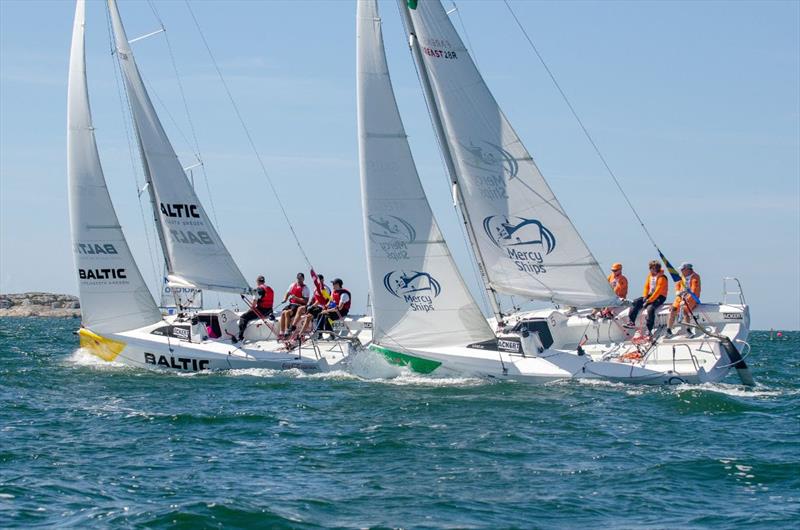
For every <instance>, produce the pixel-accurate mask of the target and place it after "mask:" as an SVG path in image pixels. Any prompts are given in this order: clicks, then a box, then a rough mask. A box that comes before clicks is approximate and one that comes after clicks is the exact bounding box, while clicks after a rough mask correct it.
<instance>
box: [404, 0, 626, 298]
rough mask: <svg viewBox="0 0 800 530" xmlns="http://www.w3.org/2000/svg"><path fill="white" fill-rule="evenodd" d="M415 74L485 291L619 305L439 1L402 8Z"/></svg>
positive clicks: (432, 0) (420, 2)
mask: <svg viewBox="0 0 800 530" xmlns="http://www.w3.org/2000/svg"><path fill="white" fill-rule="evenodd" d="M398 2H399V4H400V9H401V10H407V11H406V13H404V15H406V14H407V15H408V16H405V17H404V20H406V21H407V22H410V25H411V27H409V28H407V29H408V30H409V33H410V34H412V35H415V36H416V39H414V38H413V37H412V39H411V40H412V45H416V46H419V47H420V54H419V57H421V59H422V61H421V62H422V64H421V65H418V66H419V68H420V69H421V72H420V75H421V77H422V76H425V77H426V78H427V81H428V82H429V83H430V86H431V91H432V93H433V102H432V103H433V105H432V107H435V108H431V109H430V110H431V113H432V114H434V115H435V117H438V119H440V120H441V122H442V124H443V129H444V135H445V138H440V141H441V143H442V148H443V149H447V150H448V151H449V154H450V155H451V156H452V159H453V165H454V166H455V167H454V170H455V175H451V177H452V178H453V179H454V183H455V184H456V187H457V191H458V192H460V196H461V200H462V207H463V208H465V209H466V212H467V213H468V216H467V218H468V220H469V223H470V224H471V227H470V229H471V230H472V233H473V234H474V244H475V245H477V248H475V249H474V250H475V253H476V255H477V257H478V259H479V262H480V265H481V266H482V268H483V270H484V272H485V281H487V282H488V287H490V288H491V289H493V290H496V291H498V292H500V293H505V294H514V295H521V296H525V297H527V298H531V299H534V300H548V301H552V302H554V303H561V304H568V305H575V306H584V307H586V306H602V305H609V304H613V303H616V302H617V298H616V297H615V296H614V293H613V292H612V290H611V288H610V286H609V285H608V282H607V281H606V279H605V277H604V275H603V272H602V270H601V268H600V266H599V265H598V263H597V261H596V260H595V258H594V256H593V255H592V253H591V251H590V250H589V249H588V247H587V246H586V243H584V241H583V239H582V238H581V236H580V234H579V233H578V231H577V230H576V229H575V226H574V225H573V224H572V221H571V220H570V219H569V217H568V216H567V214H566V213H565V212H564V209H563V208H562V207H561V204H559V202H558V199H556V197H555V195H554V194H553V191H552V190H551V189H550V186H548V184H547V182H546V181H545V180H544V178H543V177H542V175H541V173H540V172H539V169H538V168H537V167H536V164H535V163H534V161H533V159H532V158H531V155H530V154H529V153H528V151H527V150H526V149H525V146H524V145H522V142H521V140H520V138H519V137H518V136H517V134H516V132H514V129H513V128H512V127H511V124H510V123H509V122H508V120H507V119H506V117H505V115H504V114H503V112H502V110H501V109H500V107H499V106H498V104H497V101H495V99H494V96H493V95H492V93H491V92H490V91H489V89H488V87H487V86H486V83H485V82H484V80H483V78H482V77H481V75H480V73H479V72H478V69H477V68H476V66H475V64H474V62H473V61H472V58H471V57H470V55H469V53H468V52H467V49H466V48H465V46H464V44H463V42H462V41H461V38H460V37H459V35H458V33H457V32H456V30H455V28H454V27H453V24H452V23H451V21H450V19H449V17H448V15H447V13H446V12H445V10H444V8H443V7H442V5H441V3H440V2H439V1H438V0H421V1H419V2H418V3H416V2H415V4H414V6H413V7H408V6H407V5H406V2H405V0H398Z"/></svg>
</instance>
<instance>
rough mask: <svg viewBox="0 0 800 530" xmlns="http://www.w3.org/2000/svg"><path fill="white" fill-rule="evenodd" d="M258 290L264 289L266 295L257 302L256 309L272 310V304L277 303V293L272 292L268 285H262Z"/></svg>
mask: <svg viewBox="0 0 800 530" xmlns="http://www.w3.org/2000/svg"><path fill="white" fill-rule="evenodd" d="M256 289H262V290H263V291H264V294H262V295H261V297H260V298H259V299H258V301H257V302H256V307H257V308H258V309H272V304H273V303H274V301H275V292H274V291H273V290H272V287H270V286H269V285H267V284H261V285H259V286H258V287H257V288H256Z"/></svg>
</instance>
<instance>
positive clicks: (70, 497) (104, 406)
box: [0, 318, 800, 529]
mask: <svg viewBox="0 0 800 530" xmlns="http://www.w3.org/2000/svg"><path fill="white" fill-rule="evenodd" d="M77 326H78V321H77V320H59V319H8V318H7V319H0V374H1V375H0V377H1V378H2V379H0V381H1V383H0V527H2V528H7V527H26V528H28V527H36V526H41V527H77V526H80V527H92V528H103V527H115V528H118V527H122V528H126V527H148V528H192V529H193V528H205V527H214V528H217V527H219V528H253V527H263V528H364V527H379V528H383V527H385V528H396V527H402V528H577V527H587V526H589V525H592V526H596V527H598V528H600V527H614V528H643V527H644V528H726V529H727V528H771V529H772V528H797V524H798V521H799V520H800V377H799V376H800V332H789V333H784V336H783V337H781V338H780V339H778V338H775V340H770V336H769V333H765V332H754V333H753V334H752V335H751V341H752V344H753V353H752V355H751V356H750V357H749V359H748V361H749V362H750V364H751V366H752V368H753V373H754V375H755V377H756V380H757V381H758V386H757V387H756V388H755V389H752V390H751V389H745V388H743V387H741V386H739V385H737V382H738V381H737V379H736V375H735V374H731V375H730V376H729V378H728V379H727V380H726V382H725V383H723V384H717V385H708V386H676V387H668V388H667V387H664V388H662V387H657V388H649V387H637V386H625V385H616V384H587V383H581V382H574V381H573V382H564V383H556V384H549V385H544V386H532V385H525V384H519V383H508V382H504V383H501V382H491V381H486V380H481V379H471V378H443V377H435V376H418V375H414V374H411V373H408V372H404V371H402V370H399V369H397V368H394V367H391V366H389V365H387V364H386V363H384V362H383V361H382V360H381V359H379V358H377V357H375V356H373V355H372V354H364V355H363V356H361V357H359V358H358V359H356V361H355V362H354V365H353V367H352V368H351V370H349V371H348V372H337V373H331V374H324V375H313V376H309V375H304V374H302V373H299V372H286V373H279V372H273V371H268V370H243V371H232V372H228V373H216V374H195V375H183V374H179V375H176V374H159V373H153V372H148V371H143V370H138V369H131V368H125V367H121V366H116V365H113V364H111V365H109V364H107V363H104V362H102V361H99V360H95V359H94V358H93V357H91V356H90V355H88V354H85V353H84V352H82V351H80V350H78V349H77V338H76V337H75V336H74V335H73V330H75V329H76V328H77Z"/></svg>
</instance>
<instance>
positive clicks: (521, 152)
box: [358, 0, 749, 384]
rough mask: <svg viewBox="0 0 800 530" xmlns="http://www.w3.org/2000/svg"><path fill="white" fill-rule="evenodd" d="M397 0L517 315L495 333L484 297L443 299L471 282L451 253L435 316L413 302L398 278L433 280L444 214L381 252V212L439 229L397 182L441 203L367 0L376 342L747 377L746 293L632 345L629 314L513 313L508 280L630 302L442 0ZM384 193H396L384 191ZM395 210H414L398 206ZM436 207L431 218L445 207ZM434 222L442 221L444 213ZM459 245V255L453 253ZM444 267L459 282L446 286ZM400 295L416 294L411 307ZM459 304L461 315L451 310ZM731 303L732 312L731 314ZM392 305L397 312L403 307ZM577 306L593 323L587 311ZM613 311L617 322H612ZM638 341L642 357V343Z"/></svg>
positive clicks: (478, 364)
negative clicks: (699, 328)
mask: <svg viewBox="0 0 800 530" xmlns="http://www.w3.org/2000/svg"><path fill="white" fill-rule="evenodd" d="M398 3H399V5H400V11H401V13H402V18H403V21H404V24H405V26H406V29H407V33H408V36H409V45H410V47H411V51H412V55H413V56H414V60H415V63H416V65H417V69H418V73H419V77H420V81H421V83H422V88H423V91H424V93H425V97H426V101H427V103H428V107H429V110H430V114H431V118H432V122H433V126H434V129H435V131H436V133H437V137H438V139H439V143H440V147H441V151H442V154H443V157H444V160H445V164H446V166H447V169H448V172H449V175H450V178H451V182H452V187H453V198H454V200H455V202H456V204H458V205H459V207H460V208H459V209H460V212H461V214H462V217H463V222H464V226H465V229H466V232H467V234H468V239H469V242H470V244H471V246H472V249H473V251H474V254H475V257H476V261H477V263H478V267H479V270H480V271H481V276H482V278H483V281H484V285H485V288H486V291H487V294H488V295H489V300H490V302H491V303H492V309H493V312H494V314H495V317H494V319H492V321H493V323H501V322H502V323H503V325H505V324H508V323H509V322H510V323H511V324H512V326H511V327H510V328H509V327H506V328H505V329H504V331H503V332H500V330H498V332H499V333H498V335H496V336H495V333H494V332H492V328H488V331H489V333H491V334H489V333H487V328H486V327H485V326H476V325H475V324H473V321H472V319H471V318H465V317H464V315H472V314H473V312H474V311H475V310H477V306H476V304H475V302H474V300H472V299H471V298H470V299H469V302H468V303H465V304H463V305H461V306H458V308H459V310H454V308H448V307H447V306H446V304H445V303H444V300H442V302H440V305H438V306H437V305H436V303H435V302H439V300H440V299H442V293H444V292H445V291H448V292H451V291H452V290H453V287H452V286H450V285H449V283H453V282H451V281H450V280H451V279H452V278H458V280H459V282H460V283H459V285H460V288H461V289H462V290H464V292H465V293H466V289H465V288H464V287H463V280H461V278H460V276H459V275H458V273H457V271H456V270H455V267H454V266H453V265H452V260H449V263H450V267H451V269H452V272H451V274H450V275H449V276H448V275H445V274H444V273H442V275H441V276H438V277H435V278H436V279H437V284H436V285H438V287H435V288H434V287H431V288H429V289H428V291H429V292H430V293H432V294H433V295H435V296H433V297H432V298H431V301H432V302H434V303H430V304H428V305H430V306H431V307H430V308H429V309H427V313H426V314H425V315H424V316H416V315H414V313H418V312H419V309H417V308H416V307H415V306H414V304H413V301H414V300H415V299H414V298H413V296H412V297H411V298H409V297H408V296H407V295H405V294H403V293H401V292H398V291H397V289H396V288H395V285H404V284H409V285H411V286H412V287H413V290H414V292H417V291H419V290H420V289H422V288H421V287H420V286H419V285H416V284H414V283H413V281H414V280H415V279H418V278H420V277H419V276H418V274H421V273H427V274H428V275H429V276H431V275H430V271H429V270H427V269H426V268H425V267H431V265H430V260H429V259H427V258H425V256H427V255H428V253H430V254H431V255H434V254H436V253H437V251H436V250H435V249H436V248H437V246H438V248H440V249H441V248H443V249H444V251H446V246H444V243H443V242H441V243H439V240H441V234H439V232H438V228H436V230H435V232H431V234H430V235H431V236H432V237H426V238H425V239H420V238H419V237H418V238H417V239H413V238H411V239H409V238H408V237H406V240H407V241H406V243H405V244H406V247H403V248H402V250H403V252H385V256H384V255H383V254H382V252H383V251H385V250H386V249H385V248H384V247H385V245H382V244H380V243H376V242H375V241H374V237H375V233H374V232H373V227H372V224H374V219H379V220H381V222H382V223H384V224H385V223H389V224H388V225H387V226H395V228H396V229H397V230H396V232H397V233H401V234H403V233H404V231H403V230H404V229H405V232H410V233H416V234H417V235H418V236H419V235H420V234H425V235H428V232H420V230H419V229H418V228H417V225H416V223H417V222H419V221H420V219H419V218H417V219H415V221H412V220H410V219H411V214H407V213H406V212H405V210H402V211H401V209H400V208H399V207H398V205H397V204H398V203H397V201H394V202H392V199H393V198H395V197H402V195H398V190H400V189H415V190H418V191H419V194H418V195H421V196H422V197H423V198H422V199H418V202H419V201H421V202H420V204H422V203H423V202H424V205H425V208H423V207H422V206H420V205H417V206H416V207H414V208H413V213H414V214H416V215H417V216H420V215H423V216H424V217H425V219H427V217H428V213H425V212H429V211H430V207H429V206H428V205H427V200H425V199H424V194H423V193H422V189H421V187H420V186H419V180H418V177H417V176H416V171H415V170H414V168H413V162H412V161H411V159H410V153H406V151H407V144H406V143H405V137H404V134H402V125H401V124H400V123H399V115H398V116H396V117H395V115H396V114H397V111H396V105H395V104H394V99H393V94H392V93H391V91H392V89H391V84H390V82H389V77H388V69H387V67H386V61H385V55H384V52H383V43H382V39H381V34H380V25H379V21H378V16H377V6H376V4H375V2H373V1H362V2H359V15H358V31H359V36H358V46H359V51H358V68H359V70H358V72H359V73H358V82H359V142H360V144H359V145H360V148H361V159H360V161H361V181H362V193H363V195H364V215H365V236H366V239H367V247H368V255H369V271H370V280H371V287H372V293H373V300H374V301H373V317H374V330H373V333H374V334H375V337H374V345H373V348H374V349H379V351H382V352H383V353H384V354H386V355H387V356H388V357H389V358H390V359H394V360H399V361H405V362H408V363H409V364H410V365H411V366H412V367H414V368H422V369H424V370H430V369H433V368H436V367H438V366H439V365H442V366H443V367H445V368H451V369H455V370H459V371H467V372H470V373H476V374H482V375H489V376H497V377H512V378H516V379H523V380H531V381H546V380H551V379H557V378H566V377H588V378H603V379H609V380H616V381H628V382H645V383H656V384H661V383H674V382H701V381H716V380H719V379H721V378H722V377H724V376H725V374H727V372H728V369H729V368H730V366H732V365H734V364H736V365H737V369H740V371H741V372H742V373H743V374H744V375H743V380H744V379H748V377H749V372H747V373H745V372H744V371H745V370H746V365H745V364H744V361H743V360H742V359H741V356H740V355H739V352H738V350H737V349H736V348H735V346H734V345H733V343H732V342H731V340H736V339H739V340H742V341H743V340H744V339H745V338H746V334H747V330H748V327H749V313H748V310H747V307H746V305H744V304H742V305H741V306H740V307H734V306H719V307H717V310H718V313H719V315H720V317H721V318H720V319H719V321H720V322H713V324H720V323H722V325H721V326H719V329H710V330H707V332H706V333H704V334H703V335H702V336H701V337H698V338H697V339H688V338H674V339H659V340H657V341H654V342H652V343H650V344H648V345H646V346H643V345H641V344H636V345H633V344H632V343H631V342H630V340H629V339H630V334H629V333H628V332H626V331H625V330H624V328H622V326H619V330H621V331H620V332H619V333H616V329H614V330H612V329H610V327H611V326H613V325H614V324H612V323H610V322H609V323H607V324H606V323H602V322H597V321H592V320H589V319H588V318H586V316H587V315H588V312H589V310H585V311H583V312H581V313H577V312H576V311H574V310H573V311H570V312H567V311H561V310H557V309H553V310H549V311H544V312H541V313H536V314H517V315H511V318H509V315H506V314H504V313H503V311H502V310H501V308H500V303H499V301H498V297H497V294H498V293H503V294H509V295H521V296H523V297H526V298H528V299H531V300H546V301H550V302H553V303H554V304H561V305H569V306H575V307H602V306H610V305H618V304H619V300H618V299H617V298H616V296H615V295H614V293H613V291H612V290H611V288H610V286H609V284H608V282H607V281H606V278H605V277H604V275H603V273H602V271H601V269H600V267H599V265H598V263H597V261H596V260H595V259H594V257H593V256H592V253H591V252H590V250H589V249H588V247H587V246H586V244H585V242H584V241H583V240H582V238H581V236H580V234H579V233H578V231H577V230H576V228H575V226H574V225H573V224H572V222H571V220H570V219H569V217H568V216H567V214H566V213H565V212H564V210H563V208H562V207H561V205H560V204H559V202H558V200H557V199H556V197H555V196H554V194H553V192H552V190H551V189H550V187H549V186H548V185H547V182H546V181H545V180H544V178H543V177H542V175H541V173H540V172H539V170H538V169H537V167H536V165H535V163H534V162H533V159H532V157H531V156H530V154H529V153H528V152H527V150H526V149H525V147H524V146H523V144H522V142H521V141H520V139H519V137H518V136H517V135H516V133H515V132H514V130H513V128H512V127H511V125H510V124H509V122H508V120H507V119H506V117H505V116H504V114H503V113H502V111H501V110H500V108H499V106H498V104H497V102H496V101H495V99H494V97H493V96H492V94H491V92H490V91H489V89H488V87H487V86H486V84H485V83H484V81H483V79H482V77H481V75H480V73H479V72H478V70H477V68H476V67H475V65H474V63H473V62H472V59H471V58H470V56H469V54H468V52H467V50H466V48H465V47H464V45H463V43H462V41H461V39H460V38H459V36H458V34H457V32H456V31H455V28H454V27H453V25H452V23H451V22H450V20H449V18H448V16H447V13H446V12H445V10H444V9H443V7H442V6H441V3H440V2H438V1H436V0H424V1H419V2H410V3H409V5H407V4H406V2H405V1H404V0H398ZM387 109H390V110H387ZM390 139H391V141H393V142H394V143H395V144H397V145H396V146H395V150H394V151H389V150H388V148H387V147H386V145H387V143H388V142H389V141H390ZM401 146H405V147H404V148H402V147H401ZM382 193H383V195H381V194H382ZM378 199H384V200H385V201H386V203H385V204H381V203H380V202H379V200H378ZM403 204H405V203H403ZM426 209H427V210H426ZM393 212H401V213H400V214H398V215H394V213H393ZM404 215H405V216H404ZM430 217H431V219H432V214H430ZM371 223H372V224H371ZM392 223H394V224H392ZM428 224H429V225H430V223H428ZM425 226H427V225H425ZM432 226H433V227H434V228H435V223H433V224H432ZM423 247H424V248H423ZM388 248H389V249H392V248H395V247H391V246H389V247H388ZM412 249H414V251H413V252H412ZM439 253H441V251H440V252H439ZM403 256H407V257H408V259H411V258H414V257H417V258H418V259H417V261H413V260H412V261H408V262H407V263H404V262H403V261H402V260H401V259H400V257H403ZM447 257H448V259H449V253H447ZM390 266H398V267H401V268H400V269H399V270H401V272H402V275H401V276H400V277H399V278H398V280H399V282H400V283H397V284H395V283H392V282H393V281H394V280H395V278H394V276H392V275H391V274H390V272H389V271H388V268H390ZM409 269H410V273H409ZM382 274H385V276H383V278H385V281H384V282H383V285H380V283H379V281H378V280H380V279H381V278H382V276H381V275H382ZM409 274H410V275H409ZM415 275H416V276H415ZM432 277H433V276H432ZM445 281H448V282H449V283H448V285H447V289H446V288H445V283H444V282H445ZM429 283H430V282H429ZM387 292H388V293H389V295H388V296H387V294H386V293H387ZM401 294H402V296H401ZM392 296H393V297H394V299H395V300H392ZM429 297H430V295H429ZM397 300H400V301H405V302H406V304H405V307H404V306H403V305H401V304H399V303H397V302H396V301H397ZM409 300H410V301H409ZM391 302H395V303H394V304H392V303H391ZM440 308H441V309H440ZM442 310H444V311H442ZM447 311H449V312H450V317H449V319H446V318H445V317H444V316H442V313H443V312H447ZM726 313H727V314H728V315H729V316H730V320H728V316H724V315H725V314H726ZM705 314H706V315H708V312H705ZM734 314H735V316H738V318H735V316H734ZM389 315H393V316H392V318H389ZM706 318H707V320H708V317H706ZM570 319H572V321H570ZM440 320H447V325H451V326H452V325H454V323H459V324H460V325H461V328H460V329H461V331H462V332H463V331H467V330H468V331H469V332H470V333H473V334H476V335H479V338H478V339H474V338H473V337H472V336H470V335H467V334H464V335H463V336H462V337H460V339H459V338H458V337H457V336H455V335H454V334H448V333H446V332H443V335H445V336H447V337H449V338H448V339H447V340H446V339H445V338H444V337H442V338H439V337H437V334H438V329H439V327H440V326H442V323H441V322H440ZM576 320H578V321H582V322H581V323H582V324H583V325H582V326H581V325H577V324H578V323H576V322H575V321H576ZM387 321H390V322H397V324H396V326H397V329H401V330H402V329H404V328H403V326H407V327H408V330H406V331H405V334H404V335H399V336H398V335H397V330H396V329H395V328H392V327H387ZM401 324H402V325H401ZM701 324H711V322H705V323H703V322H701ZM592 325H596V327H597V330H596V331H597V340H596V341H594V342H589V340H587V339H588V338H587V331H586V330H587V328H589V327H590V326H592ZM603 325H607V326H608V327H607V329H605V330H603V331H604V333H605V334H604V335H603V336H601V335H600V327H601V326H603ZM442 329H444V330H449V329H450V328H448V327H444V328H442ZM478 330H479V331H478ZM415 337H416V339H417V340H416V341H415V340H414V338H415ZM473 340H474V342H472V341H473ZM391 342H394V343H395V344H391ZM632 347H633V348H634V349H635V350H636V352H637V353H638V357H637V356H636V355H632V352H631V351H630V350H631V348H632Z"/></svg>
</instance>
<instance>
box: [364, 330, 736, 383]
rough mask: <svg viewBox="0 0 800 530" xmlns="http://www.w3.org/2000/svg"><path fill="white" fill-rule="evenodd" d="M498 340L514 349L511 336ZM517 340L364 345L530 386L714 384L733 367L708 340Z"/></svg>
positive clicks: (407, 359) (428, 365) (426, 364)
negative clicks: (549, 343) (571, 345)
mask: <svg viewBox="0 0 800 530" xmlns="http://www.w3.org/2000/svg"><path fill="white" fill-rule="evenodd" d="M501 342H502V343H504V344H505V345H506V347H507V348H508V349H514V347H513V346H512V345H513V343H514V341H513V339H512V338H511V337H506V338H502V339H501ZM519 344H520V346H519V348H518V349H517V350H516V351H515V352H512V351H499V350H491V349H477V348H474V347H473V348H470V347H462V346H454V347H443V348H430V349H426V350H407V351H403V352H398V351H394V350H391V349H388V348H385V347H382V346H377V345H374V344H373V345H371V346H370V349H371V350H372V351H376V352H378V353H381V354H382V355H384V356H385V357H386V358H387V359H388V360H389V361H390V362H393V363H395V364H400V365H405V366H407V367H409V368H410V369H412V370H415V371H418V372H422V373H430V372H432V371H434V370H435V371H436V373H437V374H438V373H446V372H453V373H457V374H461V375H471V376H476V377H489V378H494V379H508V380H513V381H520V382H526V383H534V384H541V383H549V382H553V381H560V380H566V379H590V380H604V381H610V382H616V383H629V384H647V385H673V384H700V383H714V382H719V381H721V380H722V379H724V378H725V377H726V376H727V375H728V373H729V371H730V368H731V366H732V365H733V363H732V361H731V359H730V358H729V356H728V355H727V353H726V350H725V348H724V347H723V346H722V344H721V343H720V341H719V340H717V339H714V338H697V339H681V338H675V339H666V340H659V341H657V343H656V344H655V345H652V346H651V347H648V348H647V349H644V348H635V347H633V346H632V345H631V344H630V343H628V344H623V345H621V346H616V347H614V348H612V349H602V348H600V347H597V346H595V347H593V348H587V349H586V350H583V351H584V352H585V353H583V354H579V353H578V352H576V351H575V350H559V349H552V348H551V349H544V350H543V351H538V349H535V347H534V348H531V347H530V346H529V345H528V344H526V342H525V339H522V340H520V342H519ZM640 349H641V352H640Z"/></svg>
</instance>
